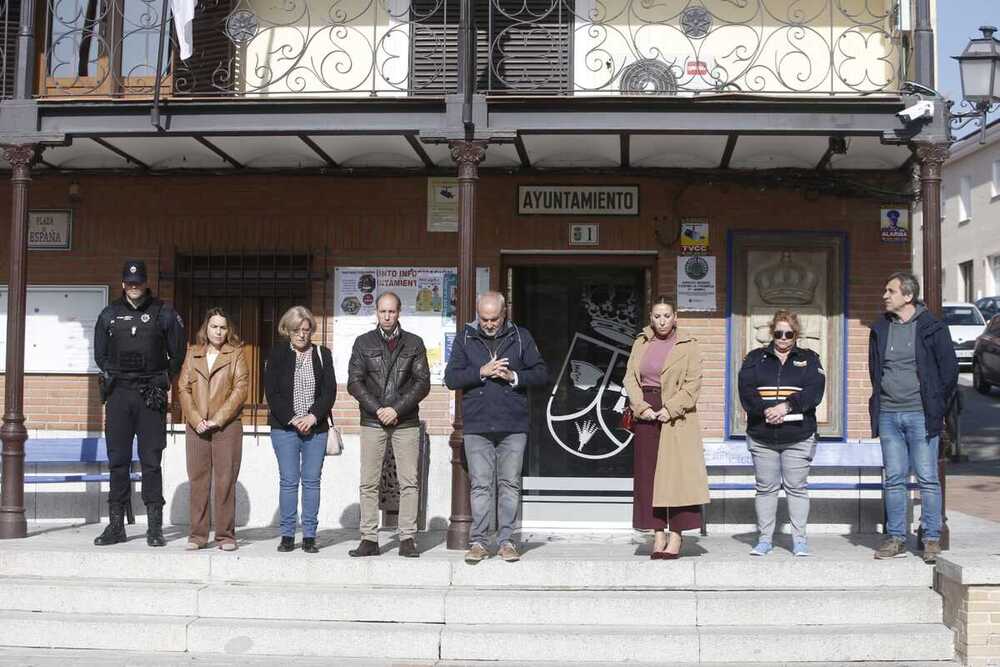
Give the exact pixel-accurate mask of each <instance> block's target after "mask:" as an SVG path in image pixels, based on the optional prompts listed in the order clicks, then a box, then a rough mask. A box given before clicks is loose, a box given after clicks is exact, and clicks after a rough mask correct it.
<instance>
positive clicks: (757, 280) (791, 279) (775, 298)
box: [753, 250, 819, 306]
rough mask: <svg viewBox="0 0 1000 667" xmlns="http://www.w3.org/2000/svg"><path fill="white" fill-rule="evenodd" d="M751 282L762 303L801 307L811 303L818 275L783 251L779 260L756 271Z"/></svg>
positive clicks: (789, 253)
mask: <svg viewBox="0 0 1000 667" xmlns="http://www.w3.org/2000/svg"><path fill="white" fill-rule="evenodd" d="M753 281H754V284H755V285H757V291H758V293H759V294H760V298H761V300H762V301H763V302H764V303H767V304H771V305H795V306H802V305H805V304H808V303H812V302H813V298H814V297H815V294H816V286H817V285H818V284H819V275H818V274H817V273H816V272H815V271H813V270H812V269H810V268H808V267H807V266H804V265H802V264H800V263H798V262H796V261H794V260H793V259H792V253H791V252H789V251H787V250H785V251H783V252H782V253H781V259H779V260H778V261H777V262H775V263H774V264H771V265H769V266H766V267H764V268H763V269H761V270H760V271H758V272H757V274H756V275H755V276H754V278H753Z"/></svg>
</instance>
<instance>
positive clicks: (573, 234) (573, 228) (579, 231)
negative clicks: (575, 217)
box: [569, 222, 600, 246]
mask: <svg viewBox="0 0 1000 667" xmlns="http://www.w3.org/2000/svg"><path fill="white" fill-rule="evenodd" d="M598 234H599V228H598V225H597V223H596V222H594V223H587V224H583V225H578V224H576V223H570V225H569V244H570V245H584V246H594V245H598V244H599V243H600V236H599V235H598Z"/></svg>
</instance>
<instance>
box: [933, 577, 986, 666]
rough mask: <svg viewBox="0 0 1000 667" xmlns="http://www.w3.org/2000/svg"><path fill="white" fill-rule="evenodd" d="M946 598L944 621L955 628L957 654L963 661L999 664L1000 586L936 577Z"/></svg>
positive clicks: (937, 585) (936, 585) (982, 664)
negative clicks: (980, 584)
mask: <svg viewBox="0 0 1000 667" xmlns="http://www.w3.org/2000/svg"><path fill="white" fill-rule="evenodd" d="M935 589H936V590H937V591H938V592H939V593H940V594H941V596H942V597H943V598H944V617H943V620H944V624H945V625H947V626H948V627H949V628H951V629H952V630H954V631H955V653H956V654H957V656H958V659H959V660H961V661H962V664H965V665H973V666H975V667H995V666H996V665H1000V586H970V585H963V584H961V583H960V582H959V581H957V580H955V579H951V578H948V577H943V576H941V575H940V574H939V575H938V577H937V582H936V584H935Z"/></svg>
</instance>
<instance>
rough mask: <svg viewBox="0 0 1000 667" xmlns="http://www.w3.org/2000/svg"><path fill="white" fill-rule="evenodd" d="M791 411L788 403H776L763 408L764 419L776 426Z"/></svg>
mask: <svg viewBox="0 0 1000 667" xmlns="http://www.w3.org/2000/svg"><path fill="white" fill-rule="evenodd" d="M791 411H792V409H791V408H790V407H789V405H788V403H778V404H777V405H772V406H771V407H769V408H767V409H765V410H764V419H765V420H766V421H767V423H768V424H771V425H772V426H777V425H778V424H781V423H783V422H784V421H785V417H786V416H787V415H788V413H789V412H791Z"/></svg>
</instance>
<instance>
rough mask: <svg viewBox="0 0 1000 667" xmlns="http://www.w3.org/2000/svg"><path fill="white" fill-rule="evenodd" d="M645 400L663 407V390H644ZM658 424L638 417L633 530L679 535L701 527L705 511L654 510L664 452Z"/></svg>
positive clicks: (688, 508) (685, 508)
mask: <svg viewBox="0 0 1000 667" xmlns="http://www.w3.org/2000/svg"><path fill="white" fill-rule="evenodd" d="M642 397H643V399H644V400H645V401H646V402H647V403H649V405H650V406H651V407H652V408H653V409H654V410H659V409H660V408H661V407H663V404H662V402H661V401H662V398H661V396H660V389H659V387H643V388H642ZM660 427H661V423H660V422H658V421H645V420H643V419H639V418H638V415H636V420H635V426H634V430H635V437H634V438H633V439H632V456H633V463H632V476H633V482H632V527H633V528H635V529H637V530H670V531H673V532H675V533H679V532H681V531H685V530H694V529H695V528H701V508H700V507H699V506H698V505H686V506H682V507H654V506H653V480H654V478H655V477H656V456H657V453H658V452H659V450H660Z"/></svg>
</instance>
